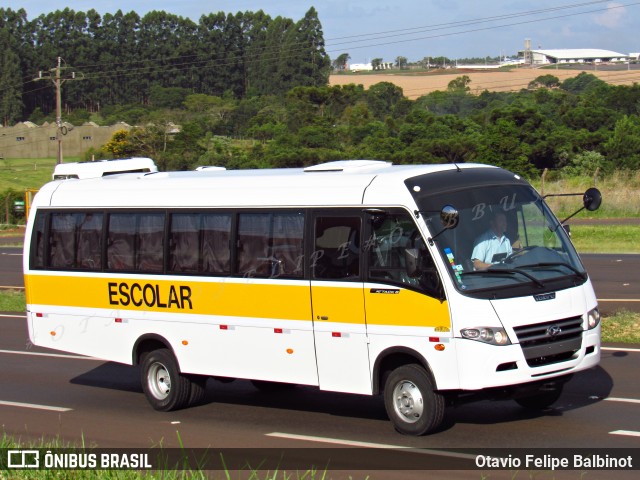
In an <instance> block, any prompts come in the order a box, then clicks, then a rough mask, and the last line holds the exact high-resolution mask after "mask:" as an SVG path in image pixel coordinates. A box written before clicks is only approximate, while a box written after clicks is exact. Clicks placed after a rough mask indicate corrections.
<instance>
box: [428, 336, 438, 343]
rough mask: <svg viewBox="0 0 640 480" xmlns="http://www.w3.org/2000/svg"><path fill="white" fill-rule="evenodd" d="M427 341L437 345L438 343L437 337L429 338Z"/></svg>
mask: <svg viewBox="0 0 640 480" xmlns="http://www.w3.org/2000/svg"><path fill="white" fill-rule="evenodd" d="M429 341H430V342H435V343H438V342H439V341H440V338H439V337H429Z"/></svg>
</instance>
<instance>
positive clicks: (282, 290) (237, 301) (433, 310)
mask: <svg viewBox="0 0 640 480" xmlns="http://www.w3.org/2000/svg"><path fill="white" fill-rule="evenodd" d="M25 285H26V287H27V288H26V292H27V303H28V304H30V305H52V306H60V307H77V308H99V309H107V310H109V309H110V310H123V311H146V312H164V313H186V314H198V315H217V316H230V317H248V318H278V319H282V320H302V321H309V320H311V319H312V318H314V317H313V315H315V316H316V317H317V318H314V320H316V321H329V322H335V323H352V324H363V323H365V318H366V322H367V323H368V324H369V325H393V326H419V327H439V328H440V329H441V330H440V331H448V330H447V329H448V328H450V325H451V323H450V318H449V308H448V305H447V302H440V301H439V300H436V299H434V298H431V297H428V296H426V295H423V294H420V293H418V292H414V291H411V290H405V289H398V290H395V289H394V291H397V292H398V293H397V294H393V295H389V294H379V293H372V292H370V291H369V290H366V289H365V290H364V291H363V290H362V288H356V287H355V284H349V285H348V286H347V285H345V286H344V287H342V286H338V285H336V284H333V285H322V283H316V282H314V286H313V288H312V289H311V290H310V285H309V282H302V281H301V282H300V283H284V282H282V283H275V282H274V283H267V282H261V281H255V280H251V281H249V280H247V281H245V282H242V281H240V282H238V281H237V279H234V281H228V280H226V279H224V278H221V279H220V280H219V281H213V282H212V281H206V282H203V281H197V280H192V279H189V280H177V279H176V280H165V279H161V278H153V279H149V278H146V279H134V278H104V277H90V276H87V277H77V276H67V275H27V276H25ZM360 285H361V284H360ZM311 292H313V305H314V309H315V311H314V312H313V313H312V311H311V301H310V300H311V294H312V293H311ZM365 309H366V310H365Z"/></svg>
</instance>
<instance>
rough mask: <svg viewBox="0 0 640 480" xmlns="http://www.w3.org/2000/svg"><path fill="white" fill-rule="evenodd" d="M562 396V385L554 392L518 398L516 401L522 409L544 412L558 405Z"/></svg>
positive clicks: (547, 391)
mask: <svg viewBox="0 0 640 480" xmlns="http://www.w3.org/2000/svg"><path fill="white" fill-rule="evenodd" d="M560 395H562V385H560V386H558V387H557V388H554V389H553V390H545V391H541V392H538V393H535V394H533V395H528V396H526V397H519V398H516V399H515V401H516V403H517V404H518V405H520V406H521V407H524V408H528V409H529V410H544V409H545V408H548V407H550V406H551V405H552V404H554V403H556V401H557V400H558V399H559V398H560Z"/></svg>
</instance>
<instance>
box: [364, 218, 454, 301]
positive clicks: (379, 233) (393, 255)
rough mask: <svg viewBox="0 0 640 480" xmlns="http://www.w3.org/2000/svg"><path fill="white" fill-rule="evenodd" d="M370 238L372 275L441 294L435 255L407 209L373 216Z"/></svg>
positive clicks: (382, 279)
mask: <svg viewBox="0 0 640 480" xmlns="http://www.w3.org/2000/svg"><path fill="white" fill-rule="evenodd" d="M371 222H372V225H371V227H372V228H371V239H370V240H369V241H368V242H367V248H366V250H367V258H368V266H369V279H371V280H376V281H380V282H382V283H389V284H395V285H400V286H406V287H413V288H415V289H418V290H420V291H422V292H423V293H426V294H427V295H429V296H432V297H436V298H442V296H443V293H442V286H441V283H440V277H439V276H438V272H437V270H436V267H435V264H434V263H433V258H432V257H431V254H430V253H429V251H428V250H427V248H426V245H425V243H424V240H423V238H422V235H421V234H420V231H419V230H418V227H417V226H416V224H415V222H414V221H413V219H412V218H411V216H410V215H409V214H407V213H401V214H397V215H394V214H390V215H381V216H373V217H372V219H371Z"/></svg>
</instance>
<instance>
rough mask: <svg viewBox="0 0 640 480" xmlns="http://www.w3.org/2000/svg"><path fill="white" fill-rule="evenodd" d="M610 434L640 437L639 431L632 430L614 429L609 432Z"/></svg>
mask: <svg viewBox="0 0 640 480" xmlns="http://www.w3.org/2000/svg"><path fill="white" fill-rule="evenodd" d="M609 434H610V435H626V436H628V437H640V432H634V431H633V430H614V431H613V432H609Z"/></svg>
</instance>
